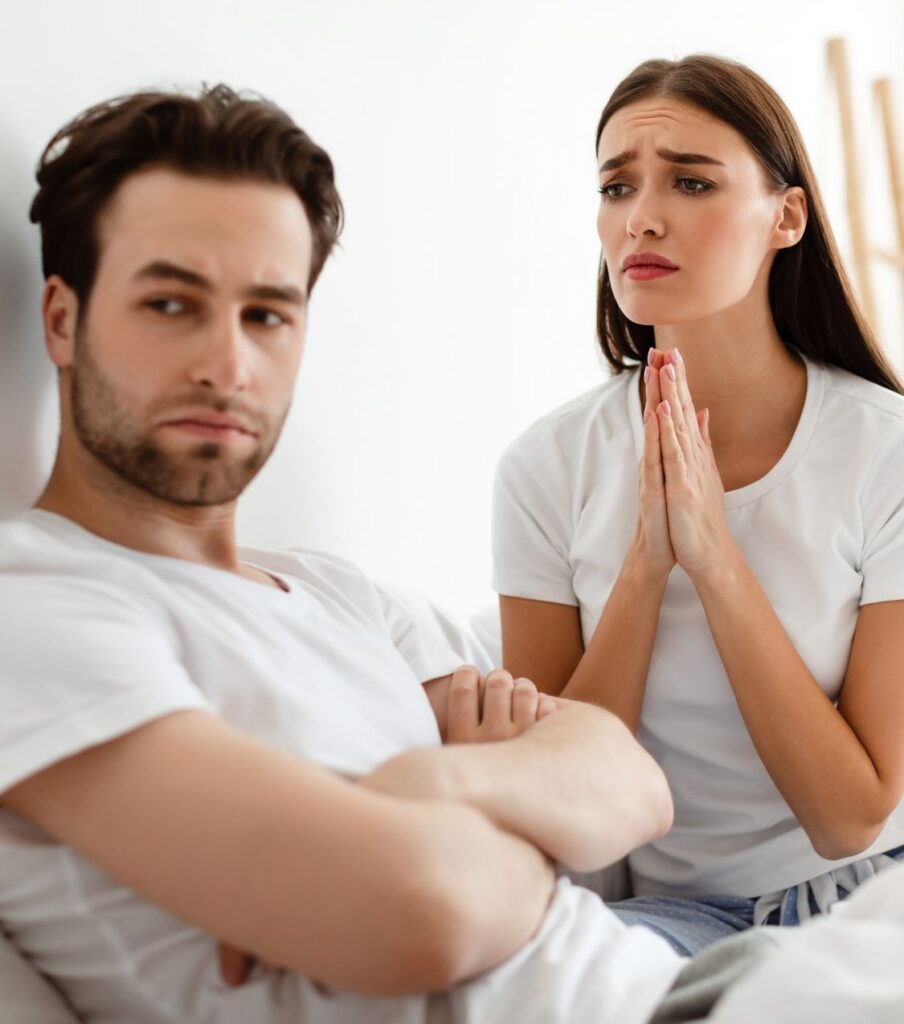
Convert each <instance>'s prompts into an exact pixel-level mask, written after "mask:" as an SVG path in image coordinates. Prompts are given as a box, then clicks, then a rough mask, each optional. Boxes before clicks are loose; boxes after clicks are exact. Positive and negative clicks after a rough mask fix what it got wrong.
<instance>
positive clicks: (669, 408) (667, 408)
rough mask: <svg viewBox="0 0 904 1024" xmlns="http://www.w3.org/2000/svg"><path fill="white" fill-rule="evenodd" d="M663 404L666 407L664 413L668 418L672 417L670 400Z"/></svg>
mask: <svg viewBox="0 0 904 1024" xmlns="http://www.w3.org/2000/svg"><path fill="white" fill-rule="evenodd" d="M662 404H663V405H664V406H665V408H664V409H663V410H662V411H663V412H664V413H665V414H666V416H671V415H672V407H671V406H670V405H669V402H668V399H666V400H665V401H664V402H663V403H662ZM660 408H661V407H660Z"/></svg>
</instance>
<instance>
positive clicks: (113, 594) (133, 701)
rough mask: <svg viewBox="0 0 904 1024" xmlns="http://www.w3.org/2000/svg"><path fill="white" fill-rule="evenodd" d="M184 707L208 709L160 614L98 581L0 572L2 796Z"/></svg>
mask: <svg viewBox="0 0 904 1024" xmlns="http://www.w3.org/2000/svg"><path fill="white" fill-rule="evenodd" d="M187 709H207V710H209V705H208V703H207V701H206V700H205V699H204V697H203V695H202V694H201V692H200V690H199V689H198V688H197V687H196V686H195V685H194V684H193V683H192V681H191V679H190V678H189V677H188V674H187V672H186V670H185V668H184V666H183V665H182V664H181V663H180V662H179V660H178V657H177V647H176V641H175V639H174V638H173V637H172V636H171V635H170V634H169V632H168V628H167V625H166V622H165V620H164V618H163V617H162V615H159V614H156V613H155V612H154V611H153V610H152V609H150V608H149V607H147V606H144V605H142V604H141V603H140V602H139V601H138V600H137V599H135V600H133V599H132V598H131V595H130V594H129V592H128V591H127V590H125V589H124V588H122V587H118V586H115V585H112V584H108V583H103V582H101V581H94V580H90V579H87V578H83V577H67V576H65V575H59V576H56V575H50V574H44V573H40V572H35V573H33V574H29V573H10V572H5V573H2V574H0V792H4V791H5V790H7V789H9V788H10V787H11V786H13V785H14V784H15V783H17V782H20V781H22V780H23V779H26V778H28V777H29V776H30V775H33V774H35V773H36V772H38V771H40V770H41V769H43V768H47V767H49V766H50V765H52V764H54V763H56V762H57V761H60V760H62V759H63V758H66V757H69V756H71V755H73V754H76V753H79V752H80V751H83V750H86V749H88V748H89V747H92V746H96V745H97V744H99V743H103V742H106V741H108V740H111V739H114V738H116V737H117V736H121V735H123V734H125V733H126V732H129V731H130V730H132V729H135V728H137V727H138V726H140V725H142V724H144V723H146V722H149V721H152V720H153V719H155V718H159V717H162V716H163V715H166V714H168V713H171V712H173V711H179V710H187Z"/></svg>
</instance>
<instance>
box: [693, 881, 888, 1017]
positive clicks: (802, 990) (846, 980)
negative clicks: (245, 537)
mask: <svg viewBox="0 0 904 1024" xmlns="http://www.w3.org/2000/svg"><path fill="white" fill-rule="evenodd" d="M781 938H782V942H781V946H780V947H779V948H777V949H776V950H775V952H773V953H772V954H771V955H769V956H768V957H766V959H765V960H763V961H762V963H760V964H759V965H758V966H757V967H755V968H754V969H753V970H752V971H751V972H750V974H748V975H747V976H746V977H744V978H743V979H742V980H741V981H739V982H738V983H737V984H736V985H734V986H733V987H732V988H730V989H729V990H728V992H727V993H726V994H725V995H724V996H723V998H722V1000H721V1001H720V1002H719V1004H718V1006H717V1007H716V1011H715V1014H714V1015H713V1016H712V1017H711V1020H712V1021H713V1022H714V1024H716V1022H717V1024H763V1021H769V1022H770V1024H811V1022H812V1024H817V1022H818V1024H836V1022H837V1024H901V1022H902V1021H904V864H902V865H901V866H900V867H896V868H889V869H888V870H887V871H884V872H883V873H882V874H881V875H878V876H876V878H874V879H872V880H871V881H869V882H866V883H865V884H864V885H863V886H862V887H861V888H860V889H858V890H857V892H856V893H855V894H854V895H853V896H851V897H850V899H848V900H846V901H845V902H844V903H839V904H837V906H836V907H835V908H833V910H832V912H831V913H830V914H829V915H828V916H826V917H824V918H816V919H814V920H813V921H811V922H810V923H808V924H806V925H803V926H802V927H801V928H799V929H792V930H788V931H787V932H783V933H782V935H781Z"/></svg>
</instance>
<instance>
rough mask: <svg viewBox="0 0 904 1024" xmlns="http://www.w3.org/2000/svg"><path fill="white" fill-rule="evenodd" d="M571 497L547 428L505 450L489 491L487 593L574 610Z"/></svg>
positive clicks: (561, 460) (531, 432)
mask: <svg viewBox="0 0 904 1024" xmlns="http://www.w3.org/2000/svg"><path fill="white" fill-rule="evenodd" d="M571 506H572V494H571V485H570V482H569V479H568V472H567V467H566V465H565V460H564V458H563V455H562V451H561V448H560V446H559V443H558V441H557V439H556V437H555V435H554V434H553V432H552V429H551V427H550V425H549V424H548V423H547V422H546V421H543V420H541V421H540V422H539V423H538V424H535V425H534V426H533V427H532V428H531V429H530V430H528V431H527V432H526V433H525V434H522V436H521V437H520V438H518V439H517V440H516V441H515V442H514V443H513V444H512V445H510V446H509V447H508V449H506V451H505V452H504V453H503V455H502V458H501V459H500V461H499V465H498V467H497V469H496V478H495V483H494V489H493V588H494V589H495V590H496V591H497V593H499V594H503V595H506V596H508V597H524V598H529V599H531V600H536V601H552V602H555V603H557V604H568V605H577V604H578V600H577V598H576V597H575V594H574V586H573V582H572V581H573V569H572V565H571V557H570V550H571V539H572V535H573V532H574V526H573V522H572V516H571Z"/></svg>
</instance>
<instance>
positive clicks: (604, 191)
mask: <svg viewBox="0 0 904 1024" xmlns="http://www.w3.org/2000/svg"><path fill="white" fill-rule="evenodd" d="M628 187H629V186H628V185H626V184H625V183H624V182H621V181H613V182H612V184H611V185H600V187H599V188H598V189H597V192H599V194H600V195H601V196H602V197H603V199H604V200H606V201H607V202H612V201H613V200H615V199H621V197H622V196H623V195H624V194H625V193H624V192H622V191H620V190H621V189H626V188H628Z"/></svg>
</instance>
